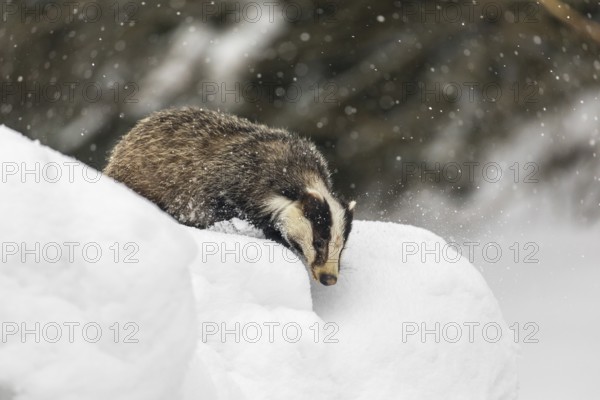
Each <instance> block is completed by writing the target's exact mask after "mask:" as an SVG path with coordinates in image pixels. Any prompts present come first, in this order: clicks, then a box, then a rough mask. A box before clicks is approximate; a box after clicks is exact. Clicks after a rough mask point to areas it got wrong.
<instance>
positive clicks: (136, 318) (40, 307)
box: [0, 127, 197, 400]
mask: <svg viewBox="0 0 600 400" xmlns="http://www.w3.org/2000/svg"><path fill="white" fill-rule="evenodd" d="M0 129H1V131H0V163H1V164H0V243H1V246H2V247H1V251H2V254H1V257H2V263H1V264H0V323H1V324H2V325H1V327H2V337H0V398H1V399H2V400H6V399H11V398H12V397H13V396H14V399H19V400H21V399H22V400H26V399H27V400H34V399H35V400H42V399H44V400H45V399H48V400H56V399H61V400H81V399H86V400H90V399H98V400H106V399H123V400H134V399H139V400H148V399H156V400H164V399H172V398H176V397H177V393H178V392H179V391H180V389H181V385H182V381H183V378H184V374H185V371H186V369H187V367H188V363H189V361H190V359H191V355H192V353H193V349H194V346H195V338H196V336H197V334H196V329H195V328H196V322H195V313H194V311H193V310H194V308H193V307H194V301H193V294H192V287H191V285H190V277H189V270H188V268H187V266H188V264H189V262H190V261H191V259H192V258H193V257H194V255H195V252H196V247H195V246H194V243H193V241H192V240H190V238H189V235H187V234H186V233H185V232H184V231H182V230H181V229H180V227H179V226H178V225H177V224H175V223H173V221H172V220H171V219H170V218H169V217H168V216H166V215H164V214H162V213H161V212H160V211H158V210H157V209H156V207H155V206H154V205H153V204H151V203H150V202H147V201H145V200H144V199H141V198H139V197H138V196H135V195H133V194H132V193H129V192H128V191H127V190H125V189H124V188H123V187H121V185H118V184H116V183H115V182H113V181H111V180H110V179H108V178H106V177H101V176H99V175H98V174H97V173H96V172H95V171H93V170H91V169H90V170H86V169H84V168H83V165H82V164H80V163H77V164H76V162H75V160H73V159H70V158H67V157H64V156H62V155H61V154H59V153H56V152H54V151H52V150H50V149H48V148H45V147H42V146H40V145H37V144H35V143H33V142H31V141H30V140H29V139H26V138H25V137H23V136H21V135H20V134H17V133H15V132H12V131H9V130H8V129H7V128H5V127H0ZM69 163H73V164H69ZM26 171H29V172H26ZM70 171H71V172H70ZM58 173H60V179H57V178H59V175H58ZM84 174H85V175H84ZM98 178H99V179H98ZM53 182H54V183H53ZM115 261H116V262H115ZM36 323H38V324H39V327H36ZM115 323H118V324H119V325H118V326H117V325H115ZM22 324H24V325H22ZM86 324H90V325H87V326H86ZM25 329H27V330H29V331H30V332H32V333H29V334H27V333H26V332H25ZM99 329H100V330H101V331H100V330H99ZM15 330H16V331H15ZM13 332H14V333H13ZM36 333H37V335H38V337H36ZM59 335H60V337H59ZM57 338H58V340H57ZM97 339H98V342H97V343H93V342H94V341H96V340H97ZM23 341H24V342H25V343H23ZM54 341H56V343H53V342H54ZM136 341H137V342H136ZM71 342H72V343H71ZM115 342H116V343H115Z"/></svg>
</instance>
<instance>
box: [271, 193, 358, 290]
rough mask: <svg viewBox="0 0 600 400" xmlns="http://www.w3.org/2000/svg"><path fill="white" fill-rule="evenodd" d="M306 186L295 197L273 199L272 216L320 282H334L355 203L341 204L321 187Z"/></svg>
mask: <svg viewBox="0 0 600 400" xmlns="http://www.w3.org/2000/svg"><path fill="white" fill-rule="evenodd" d="M315 186H316V187H307V188H306V189H305V190H304V192H303V193H301V195H300V197H299V199H298V200H290V199H288V198H285V197H279V196H277V197H276V198H274V199H272V201H271V202H270V208H271V211H275V212H274V213H273V214H272V215H273V216H274V220H275V221H276V226H277V228H278V230H279V232H280V233H281V236H282V238H283V240H284V242H285V243H286V244H287V245H288V246H289V247H290V248H291V249H292V250H294V252H295V253H296V254H297V255H298V256H300V257H301V258H302V259H303V260H304V262H305V263H306V265H307V266H308V268H309V269H310V272H311V274H312V277H313V278H314V279H315V280H317V281H319V282H321V283H322V284H323V285H326V286H329V285H334V284H335V283H336V282H337V278H338V275H339V272H340V258H341V255H342V251H343V250H344V246H345V244H346V240H347V239H348V235H349V234H350V229H351V228H352V219H353V214H354V206H355V205H356V202H354V201H352V202H350V203H344V202H342V201H340V200H338V199H336V198H335V197H334V196H332V195H331V194H330V193H329V191H328V190H327V189H326V188H325V187H324V185H315Z"/></svg>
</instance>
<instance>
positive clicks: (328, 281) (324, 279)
mask: <svg viewBox="0 0 600 400" xmlns="http://www.w3.org/2000/svg"><path fill="white" fill-rule="evenodd" d="M319 282H321V283H322V284H323V285H325V286H331V285H335V283H336V282H337V276H334V275H329V274H323V275H321V276H320V277H319Z"/></svg>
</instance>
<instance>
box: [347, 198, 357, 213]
mask: <svg viewBox="0 0 600 400" xmlns="http://www.w3.org/2000/svg"><path fill="white" fill-rule="evenodd" d="M354 207H356V201H354V200H352V201H351V202H350V203H348V211H352V212H354Z"/></svg>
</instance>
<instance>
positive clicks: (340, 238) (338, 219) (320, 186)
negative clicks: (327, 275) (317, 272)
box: [307, 179, 346, 261]
mask: <svg viewBox="0 0 600 400" xmlns="http://www.w3.org/2000/svg"><path fill="white" fill-rule="evenodd" d="M307 190H308V191H315V192H318V193H319V194H320V195H321V196H322V197H323V198H324V199H325V200H326V201H327V204H329V210H330V211H331V241H330V242H329V260H332V261H333V260H339V258H340V252H341V251H342V248H343V247H344V229H345V227H346V224H345V218H346V210H344V207H342V205H341V204H340V203H339V202H338V201H337V200H336V199H335V198H334V197H333V196H332V195H331V193H329V190H327V187H326V186H325V184H324V183H323V181H321V180H320V179H319V180H316V181H315V182H314V183H313V184H312V185H311V186H309V187H308V188H307ZM329 260H328V261H329Z"/></svg>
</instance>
